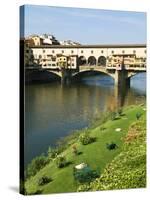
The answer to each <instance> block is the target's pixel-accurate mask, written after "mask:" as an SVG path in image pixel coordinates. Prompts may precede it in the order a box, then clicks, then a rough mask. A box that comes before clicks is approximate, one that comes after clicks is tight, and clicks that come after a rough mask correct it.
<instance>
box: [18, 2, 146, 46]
mask: <svg viewBox="0 0 150 200" xmlns="http://www.w3.org/2000/svg"><path fill="white" fill-rule="evenodd" d="M22 15H23V12H22V13H21V16H22ZM24 19H25V24H24V34H25V36H28V35H31V34H43V33H48V34H53V35H54V36H55V37H56V39H58V40H73V41H76V42H79V43H81V44H129V43H132V44H133V43H137V44H140V43H146V13H143V12H129V11H111V10H101V9H84V8H65V7H50V6H35V5H26V6H25V10H24ZM22 32H23V24H21V33H22Z"/></svg>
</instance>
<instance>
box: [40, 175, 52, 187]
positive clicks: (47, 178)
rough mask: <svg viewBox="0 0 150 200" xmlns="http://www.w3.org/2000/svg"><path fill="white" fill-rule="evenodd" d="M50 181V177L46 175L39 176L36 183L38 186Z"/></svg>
mask: <svg viewBox="0 0 150 200" xmlns="http://www.w3.org/2000/svg"><path fill="white" fill-rule="evenodd" d="M51 181H52V179H51V178H49V177H47V176H43V177H41V178H40V179H39V181H38V185H39V186H42V185H45V184H47V183H49V182H51Z"/></svg>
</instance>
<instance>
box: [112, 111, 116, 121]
mask: <svg viewBox="0 0 150 200" xmlns="http://www.w3.org/2000/svg"><path fill="white" fill-rule="evenodd" d="M116 115H117V114H116V112H112V113H111V120H115V119H116Z"/></svg>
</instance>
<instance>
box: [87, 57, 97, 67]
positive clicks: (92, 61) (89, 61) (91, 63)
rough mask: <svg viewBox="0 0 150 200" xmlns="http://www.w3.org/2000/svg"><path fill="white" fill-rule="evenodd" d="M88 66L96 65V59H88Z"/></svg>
mask: <svg viewBox="0 0 150 200" xmlns="http://www.w3.org/2000/svg"><path fill="white" fill-rule="evenodd" d="M88 64H89V65H96V58H95V57H94V56H90V57H89V58H88Z"/></svg>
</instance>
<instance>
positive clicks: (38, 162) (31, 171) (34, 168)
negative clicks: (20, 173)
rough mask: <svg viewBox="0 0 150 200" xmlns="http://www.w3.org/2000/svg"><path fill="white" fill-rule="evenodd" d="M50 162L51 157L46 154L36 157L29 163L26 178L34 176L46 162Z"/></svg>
mask: <svg viewBox="0 0 150 200" xmlns="http://www.w3.org/2000/svg"><path fill="white" fill-rule="evenodd" d="M48 163H49V159H48V158H47V157H46V156H44V155H41V156H38V157H36V158H34V159H33V160H32V161H31V163H30V164H28V166H27V169H26V173H25V174H26V175H25V176H26V178H29V177H31V176H34V175H35V174H36V173H37V172H38V171H39V170H40V169H42V168H43V167H44V166H45V165H46V164H48Z"/></svg>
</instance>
